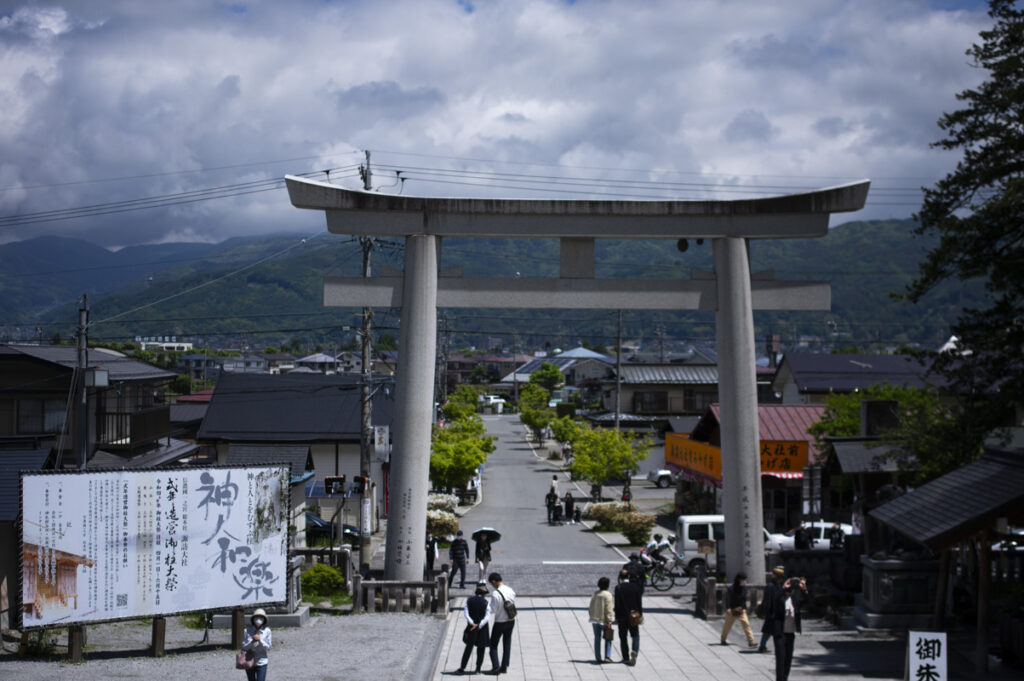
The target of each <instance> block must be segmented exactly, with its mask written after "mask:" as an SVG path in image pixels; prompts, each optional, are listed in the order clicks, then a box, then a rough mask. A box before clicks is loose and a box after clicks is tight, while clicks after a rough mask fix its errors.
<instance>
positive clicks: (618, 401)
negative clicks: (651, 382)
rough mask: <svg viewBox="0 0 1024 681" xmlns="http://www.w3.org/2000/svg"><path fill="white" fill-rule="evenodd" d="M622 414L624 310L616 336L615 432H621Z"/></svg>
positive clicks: (620, 315)
mask: <svg viewBox="0 0 1024 681" xmlns="http://www.w3.org/2000/svg"><path fill="white" fill-rule="evenodd" d="M620 413H622V310H621V309H620V310H619V329H618V332H616V334H615V432H616V433H617V432H619V414H620Z"/></svg>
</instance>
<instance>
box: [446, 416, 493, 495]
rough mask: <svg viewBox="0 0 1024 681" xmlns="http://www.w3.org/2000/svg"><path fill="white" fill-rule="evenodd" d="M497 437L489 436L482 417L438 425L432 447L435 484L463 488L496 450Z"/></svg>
mask: <svg viewBox="0 0 1024 681" xmlns="http://www.w3.org/2000/svg"><path fill="white" fill-rule="evenodd" d="M495 439H496V438H494V437H493V436H490V435H487V433H486V429H485V428H484V425H483V421H482V420H480V417H479V416H476V415H472V416H470V417H469V418H461V419H458V420H456V421H453V422H450V423H448V424H447V426H446V427H444V428H438V427H435V428H434V430H433V433H432V438H431V447H430V450H431V451H430V479H431V481H433V483H434V486H435V487H439V488H450V489H461V488H463V487H465V486H466V483H468V482H469V480H470V479H471V478H472V477H473V475H475V474H476V470H477V468H478V467H479V466H480V465H481V464H482V463H484V461H486V460H487V455H488V454H490V453H491V452H492V451H494V441H495Z"/></svg>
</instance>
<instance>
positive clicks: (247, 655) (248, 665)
mask: <svg viewBox="0 0 1024 681" xmlns="http://www.w3.org/2000/svg"><path fill="white" fill-rule="evenodd" d="M254 664H256V656H255V655H253V654H252V651H251V650H239V651H238V652H237V653H235V669H252V668H253V665H254Z"/></svg>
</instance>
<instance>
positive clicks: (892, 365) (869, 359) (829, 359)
mask: <svg viewBox="0 0 1024 681" xmlns="http://www.w3.org/2000/svg"><path fill="white" fill-rule="evenodd" d="M880 383H888V384H889V385H892V386H896V387H908V388H923V387H925V386H926V385H929V384H933V383H934V384H938V385H941V384H943V383H944V381H943V380H942V379H941V377H939V376H929V367H928V365H927V364H923V363H922V362H921V361H920V360H918V359H917V358H915V357H911V356H909V355H846V354H836V355H832V354H818V353H805V352H787V353H786V354H785V356H784V357H783V358H782V363H781V364H779V368H778V371H777V372H776V374H775V379H774V380H773V381H772V389H773V391H774V392H775V393H776V394H778V395H779V396H780V398H781V401H782V403H783V404H821V403H823V402H824V401H825V398H826V397H828V396H829V395H830V394H832V393H841V394H846V393H852V392H855V391H857V390H864V389H865V388H870V387H871V386H874V385H878V384H880Z"/></svg>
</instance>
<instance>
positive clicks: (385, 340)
mask: <svg viewBox="0 0 1024 681" xmlns="http://www.w3.org/2000/svg"><path fill="white" fill-rule="evenodd" d="M374 345H376V346H377V349H378V350H397V349H398V343H396V342H395V337H394V336H392V335H391V334H390V333H382V334H380V335H378V336H377V342H376V343H375V344H374Z"/></svg>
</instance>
